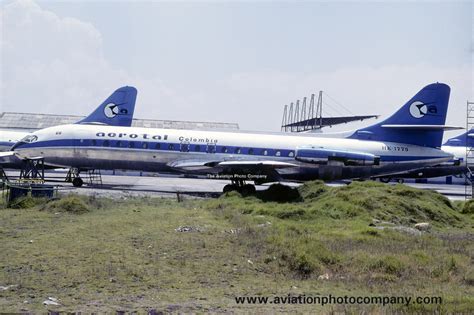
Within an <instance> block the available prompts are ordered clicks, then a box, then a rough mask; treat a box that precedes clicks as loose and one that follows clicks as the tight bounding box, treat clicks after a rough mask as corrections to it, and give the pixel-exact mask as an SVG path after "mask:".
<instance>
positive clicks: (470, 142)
mask: <svg viewBox="0 0 474 315" xmlns="http://www.w3.org/2000/svg"><path fill="white" fill-rule="evenodd" d="M443 145H447V146H452V147H474V128H472V129H471V130H469V131H466V132H465V133H463V134H461V135H459V136H457V137H454V138H451V139H448V141H446V143H444V144H443Z"/></svg>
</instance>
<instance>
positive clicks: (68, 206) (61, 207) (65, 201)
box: [41, 195, 90, 214]
mask: <svg viewBox="0 0 474 315" xmlns="http://www.w3.org/2000/svg"><path fill="white" fill-rule="evenodd" d="M41 210H46V211H52V212H62V211H66V212H70V213H76V214H80V213H84V212H89V211H90V209H89V207H88V206H87V204H86V203H85V202H84V201H82V199H80V198H79V197H77V196H71V195H70V196H67V197H64V198H62V199H59V200H53V201H51V202H49V203H47V204H45V205H44V207H43V208H42V209H41Z"/></svg>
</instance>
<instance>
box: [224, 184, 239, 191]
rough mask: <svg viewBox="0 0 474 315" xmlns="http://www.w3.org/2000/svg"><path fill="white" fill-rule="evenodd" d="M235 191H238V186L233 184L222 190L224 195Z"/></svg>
mask: <svg viewBox="0 0 474 315" xmlns="http://www.w3.org/2000/svg"><path fill="white" fill-rule="evenodd" d="M234 190H237V186H236V185H233V184H227V185H225V186H224V188H223V189H222V191H223V192H224V193H228V192H231V191H234Z"/></svg>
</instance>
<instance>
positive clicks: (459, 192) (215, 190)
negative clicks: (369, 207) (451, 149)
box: [7, 173, 466, 200]
mask: <svg viewBox="0 0 474 315" xmlns="http://www.w3.org/2000/svg"><path fill="white" fill-rule="evenodd" d="M7 174H8V173H7ZM13 174H15V173H11V174H9V175H13ZM46 177H47V182H46V183H48V184H53V185H56V186H57V187H58V190H59V192H64V193H68V192H74V193H78V194H83V195H100V196H105V197H110V198H123V197H132V196H134V197H137V196H143V197H145V196H149V197H151V196H154V197H169V198H177V196H178V194H179V196H187V197H192V198H217V197H219V196H220V195H221V193H222V189H223V188H224V186H225V185H227V184H229V183H230V182H229V181H227V180H218V179H204V178H187V177H183V176H176V175H159V176H128V175H127V176H124V175H102V184H92V185H91V184H88V183H87V180H85V184H84V186H83V187H81V188H76V187H73V186H72V184H71V183H68V182H65V181H64V178H65V174H64V173H52V174H46ZM347 183H348V181H339V182H333V183H328V185H330V186H342V185H346V184H347ZM283 184H285V185H290V186H293V187H297V186H299V185H300V184H298V183H283ZM269 185H271V184H265V185H260V186H256V188H257V190H264V189H267V188H268V187H269ZM405 185H408V186H411V187H416V188H420V189H431V190H435V191H437V192H439V193H441V194H443V195H444V196H446V197H448V198H449V199H451V200H464V199H465V193H466V187H465V185H460V184H451V185H448V184H434V183H429V184H419V183H405Z"/></svg>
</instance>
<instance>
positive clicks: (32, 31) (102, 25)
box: [0, 0, 474, 131]
mask: <svg viewBox="0 0 474 315" xmlns="http://www.w3.org/2000/svg"><path fill="white" fill-rule="evenodd" d="M0 5H1V8H0V22H1V23H0V27H1V37H0V54H1V55H0V61H1V63H0V66H1V70H0V71H1V77H0V111H18V112H39V113H50V114H82V115H86V114H88V113H90V112H92V110H94V109H95V107H96V106H97V105H99V104H100V103H101V102H102V101H103V100H104V99H105V98H106V97H107V96H108V95H109V94H111V93H112V92H113V91H114V90H115V89H117V88H118V87H120V86H123V85H132V86H135V87H136V88H137V89H138V98H137V105H136V111H135V117H137V118H153V119H171V120H190V121H221V122H237V123H239V125H240V127H241V129H245V130H259V131H277V130H279V129H280V123H281V118H282V112H283V106H284V105H285V104H289V103H291V102H295V101H296V100H297V99H300V100H301V99H302V98H303V97H304V96H308V97H309V96H310V95H311V94H312V93H316V94H317V93H318V91H320V90H323V91H324V93H325V94H326V95H328V97H324V112H325V114H326V115H327V116H336V115H338V114H348V113H352V114H358V115H359V114H360V115H361V114H378V115H382V116H383V117H384V116H388V115H390V114H391V113H393V112H395V111H396V110H397V109H398V108H399V107H400V106H402V105H403V104H404V103H405V102H406V101H408V100H409V99H410V98H411V97H412V96H413V95H414V94H415V93H416V92H417V91H418V90H420V89H421V88H422V87H424V86H425V85H427V84H430V83H432V82H444V83H447V84H448V85H450V86H451V100H450V108H449V112H448V123H449V124H451V125H457V126H465V124H466V118H465V111H466V101H467V100H473V101H474V82H473V76H474V75H473V72H474V66H473V64H474V57H473V56H474V24H473V14H474V11H473V10H474V5H473V1H436V2H431V1H402V2H400V1H398V2H388V1H383V2H373V1H372V2H364V1H346V2H337V1H331V2H327V1H324V2H323V1H305V2H301V1H293V2H282V1H172V2H160V1H146V2H144V1H143V2H142V1H138V2H137V1H134V2H131V1H130V2H129V1H34V0H19V1H3V2H2V3H1V4H0ZM336 102H337V103H339V104H342V106H343V107H341V106H339V105H338V104H337V103H336ZM346 108H347V110H346ZM369 123H370V122H364V123H356V124H351V125H344V126H342V127H334V128H331V129H327V130H328V131H340V130H347V129H351V128H358V127H361V126H364V125H367V124H369Z"/></svg>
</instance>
